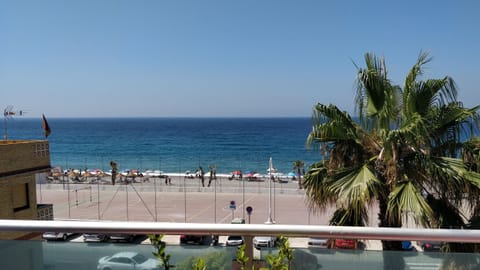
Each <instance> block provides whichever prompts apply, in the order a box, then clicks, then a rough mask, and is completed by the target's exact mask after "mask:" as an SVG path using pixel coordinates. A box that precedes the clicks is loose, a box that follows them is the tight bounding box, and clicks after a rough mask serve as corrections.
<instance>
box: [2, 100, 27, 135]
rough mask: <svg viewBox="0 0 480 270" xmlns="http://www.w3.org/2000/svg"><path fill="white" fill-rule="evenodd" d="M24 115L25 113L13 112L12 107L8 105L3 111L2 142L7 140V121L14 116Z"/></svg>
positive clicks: (20, 111)
mask: <svg viewBox="0 0 480 270" xmlns="http://www.w3.org/2000/svg"><path fill="white" fill-rule="evenodd" d="M24 114H25V111H22V110H19V111H15V110H14V109H13V106H12V105H8V106H7V107H6V108H5V109H4V110H3V140H5V141H6V140H8V132H7V120H8V119H10V118H12V117H13V116H15V115H18V116H22V115H24Z"/></svg>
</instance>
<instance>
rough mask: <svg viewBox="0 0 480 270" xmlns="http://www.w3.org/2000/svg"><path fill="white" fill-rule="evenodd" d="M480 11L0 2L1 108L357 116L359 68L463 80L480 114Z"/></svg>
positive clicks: (461, 7) (356, 5) (466, 5)
mask: <svg viewBox="0 0 480 270" xmlns="http://www.w3.org/2000/svg"><path fill="white" fill-rule="evenodd" d="M479 12H480V2H478V1H473V0H472V1H446V0H445V1H444V0H441V1H368V0H366V1H353V0H352V1H320V0H318V1H281V0H276V1H273V0H272V1H268V0H266V1H258V0H244V1H226V0H222V1H209V0H206V1H193V0H192V1H182V0H176V1H122V0H111V1H107V0H105V1H98V0H92V1H89V0H82V1H63V0H58V1H52V0H44V1H2V2H0V37H1V41H0V108H1V109H2V110H3V109H4V108H5V107H6V106H8V105H13V106H14V107H15V108H16V109H22V110H26V111H27V112H28V115H29V116H31V117H37V116H39V115H41V114H42V113H44V114H45V115H46V116H47V117H124V116H132V117H136V116H146V117H172V116H177V117H190V116H194V117H204V116H205V117H210V116H215V117H219V116H220V117H235V116H239V117H258V116H262V117H284V116H310V115H311V112H312V108H313V106H314V105H315V104H316V103H318V102H320V103H324V104H329V103H333V104H336V105H337V106H339V107H340V108H341V109H343V110H346V111H348V112H350V113H353V112H354V106H353V99H354V83H355V74H356V69H355V67H354V65H353V63H352V61H354V62H355V63H357V64H358V65H360V66H363V56H364V54H365V53H366V52H374V53H376V54H377V55H380V56H381V55H383V56H385V58H386V62H387V66H388V67H389V71H390V78H391V79H392V80H393V81H394V83H397V84H403V78H404V76H405V74H406V72H407V71H408V70H409V68H410V67H411V66H412V65H413V63H414V62H415V61H416V59H417V56H418V55H419V53H420V51H422V50H423V51H429V52H430V55H431V56H433V61H432V62H430V63H429V64H428V66H427V67H428V68H427V70H426V73H425V77H428V78H439V77H443V76H444V75H449V76H452V77H453V78H454V79H455V81H456V82H457V84H458V87H459V99H460V100H461V101H463V102H464V104H465V105H466V106H474V105H477V104H480V99H479V94H478V93H479V91H478V89H477V86H479V85H480V76H479V75H480V73H479V63H480V53H479V51H478V50H479V48H480V46H479V45H480V31H478V26H479V25H480V16H478V13H479Z"/></svg>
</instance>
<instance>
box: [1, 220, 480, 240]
mask: <svg viewBox="0 0 480 270" xmlns="http://www.w3.org/2000/svg"><path fill="white" fill-rule="evenodd" d="M0 231H21V232H51V231H53V232H73V233H129V234H166V235H182V234H194V235H205V234H208V235H243V236H258V235H272V236H274V235H283V236H286V237H323V238H344V239H364V240H365V239H369V240H412V241H413V240H417V241H419V240H420V241H421V240H423V241H442V242H463V243H480V230H464V229H417V228H379V227H350V226H318V225H283V224H272V225H267V224H219V223H215V224H214V223H173V222H131V221H129V222H124V221H123V222H122V221H85V220H82V221H79V220H55V221H51V220H12V219H1V220H0Z"/></svg>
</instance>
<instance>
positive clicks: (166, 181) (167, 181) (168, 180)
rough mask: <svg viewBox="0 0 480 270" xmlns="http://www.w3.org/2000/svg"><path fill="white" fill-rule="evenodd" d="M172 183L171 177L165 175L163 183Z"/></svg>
mask: <svg viewBox="0 0 480 270" xmlns="http://www.w3.org/2000/svg"><path fill="white" fill-rule="evenodd" d="M171 184H172V178H170V177H169V176H168V175H167V176H166V177H165V185H171Z"/></svg>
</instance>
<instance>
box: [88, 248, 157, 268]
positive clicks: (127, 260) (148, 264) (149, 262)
mask: <svg viewBox="0 0 480 270" xmlns="http://www.w3.org/2000/svg"><path fill="white" fill-rule="evenodd" d="M158 264H159V261H157V260H155V259H150V258H147V257H145V256H143V255H142V254H139V253H137V252H131V251H124V252H119V253H116V254H114V255H112V256H105V257H102V258H100V259H99V260H98V265H97V270H124V269H135V270H157V269H160V268H159V267H158Z"/></svg>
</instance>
